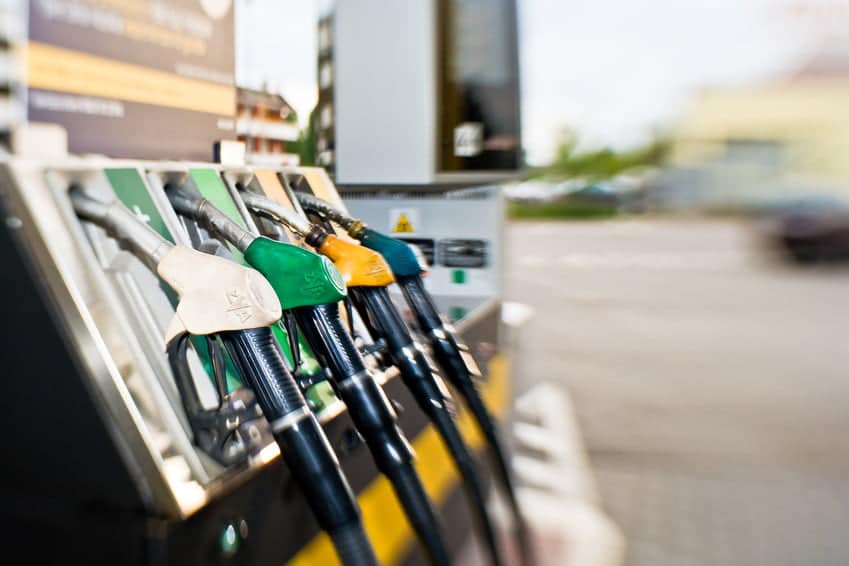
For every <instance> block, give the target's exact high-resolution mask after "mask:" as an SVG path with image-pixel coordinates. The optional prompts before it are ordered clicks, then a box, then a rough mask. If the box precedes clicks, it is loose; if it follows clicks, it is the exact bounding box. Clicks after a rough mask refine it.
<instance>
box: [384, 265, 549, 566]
mask: <svg viewBox="0 0 849 566" xmlns="http://www.w3.org/2000/svg"><path fill="white" fill-rule="evenodd" d="M396 280H397V283H398V286H399V287H401V291H402V292H403V293H404V296H405V298H406V300H407V303H408V304H409V305H410V310H412V312H413V313H414V315H415V317H416V321H417V322H418V324H419V327H420V328H421V329H422V332H423V333H424V334H425V335H426V336H427V338H428V341H429V342H430V346H431V349H432V351H433V355H434V357H435V358H436V361H437V363H438V364H439V366H440V367H441V368H442V370H443V373H444V375H445V377H446V378H447V379H448V380H449V382H450V383H451V385H453V386H454V388H455V389H457V391H459V393H460V396H461V397H462V398H463V400H464V401H465V402H466V405H467V407H468V408H469V410H470V411H471V413H472V416H473V417H474V418H475V421H476V422H477V424H478V427H479V428H480V430H481V433H482V434H483V436H484V438H485V439H486V442H487V445H488V447H489V454H490V459H491V461H492V465H493V467H494V468H495V470H496V475H497V477H498V479H499V482H500V483H501V485H502V487H503V491H504V493H505V495H506V496H507V500H508V503H509V505H510V510H511V513H512V515H513V519H514V526H515V530H516V538H517V540H518V542H519V551H520V553H521V555H522V561H523V563H524V564H525V565H526V566H530V565H531V564H534V563H535V559H534V553H533V547H532V543H531V540H530V533H529V532H528V527H527V523H526V522H525V519H524V516H523V515H522V511H521V508H520V507H519V501H518V499H517V497H516V489H515V487H514V485H513V479H512V474H511V472H510V467H509V464H508V463H507V451H506V449H505V447H504V442H503V441H502V439H501V435H500V433H499V431H498V428H497V426H496V424H495V419H494V418H493V416H492V415H491V414H490V412H489V409H487V407H486V404H485V403H484V402H483V399H482V398H481V395H480V391H479V390H478V386H477V383H476V382H475V377H474V375H473V373H472V371H471V370H470V369H469V367H468V366H467V365H466V362H465V361H464V360H463V355H462V353H461V352H462V350H463V349H464V347H463V346H461V345H460V344H459V343H458V342H457V338H456V337H455V336H454V333H453V332H451V331H450V330H449V329H448V328H446V327H445V324H444V323H443V322H442V318H441V317H440V316H439V311H438V310H437V308H436V305H434V303H433V299H432V298H431V296H430V294H429V293H428V292H427V290H426V289H425V287H424V282H423V281H422V279H421V277H420V276H419V275H410V276H401V277H397V278H396Z"/></svg>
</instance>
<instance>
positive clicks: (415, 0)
mask: <svg viewBox="0 0 849 566" xmlns="http://www.w3.org/2000/svg"><path fill="white" fill-rule="evenodd" d="M334 26H335V37H334V57H335V61H336V68H335V69H334V70H335V74H336V76H335V80H334V89H335V102H336V112H335V114H336V120H337V122H336V180H337V182H339V183H363V184H372V183H374V184H383V183H397V184H407V183H429V182H431V181H432V180H433V171H434V163H435V141H434V132H435V127H436V119H435V116H434V112H435V110H434V108H435V103H434V101H435V100H436V92H435V89H436V86H435V61H434V56H435V50H434V48H433V46H434V42H435V37H436V35H435V30H434V26H435V7H434V4H433V0H405V1H403V2H399V1H398V0H361V1H357V2H338V3H337V4H336V13H335V21H334Z"/></svg>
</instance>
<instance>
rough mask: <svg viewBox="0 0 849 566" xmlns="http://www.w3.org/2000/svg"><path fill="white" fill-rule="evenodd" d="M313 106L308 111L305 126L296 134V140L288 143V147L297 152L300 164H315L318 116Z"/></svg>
mask: <svg viewBox="0 0 849 566" xmlns="http://www.w3.org/2000/svg"><path fill="white" fill-rule="evenodd" d="M315 111H316V109H315V108H313V109H312V111H311V112H310V119H309V121H308V122H307V127H306V128H303V129H301V134H300V135H299V136H298V141H297V142H295V143H290V144H289V147H290V148H291V150H292V151H295V152H297V154H298V156H299V157H300V158H301V165H315V159H316V151H317V147H316V146H317V145H318V140H317V139H316V120H317V119H318V117H317V116H316V113H315Z"/></svg>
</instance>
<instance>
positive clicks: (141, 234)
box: [68, 186, 174, 271]
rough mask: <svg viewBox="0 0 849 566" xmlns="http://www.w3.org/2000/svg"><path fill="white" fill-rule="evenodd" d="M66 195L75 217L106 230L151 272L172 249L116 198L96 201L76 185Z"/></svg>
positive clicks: (169, 244)
mask: <svg viewBox="0 0 849 566" xmlns="http://www.w3.org/2000/svg"><path fill="white" fill-rule="evenodd" d="M68 196H69V197H70V199H71V205H72V206H73V207H74V211H75V212H76V213H77V216H79V217H80V218H82V219H83V220H88V221H89V222H92V223H94V224H97V225H98V226H100V227H101V228H103V229H104V230H106V232H107V233H108V234H109V235H110V236H112V237H113V238H114V239H115V240H116V241H117V242H118V243H119V244H120V245H121V247H122V248H124V249H126V250H128V251H130V252H131V253H133V254H134V255H135V256H136V257H138V258H139V259H140V260H141V261H142V262H144V264H145V265H147V266H148V267H149V268H150V269H152V270H153V271H156V268H157V266H158V265H159V264H160V262H161V261H162V260H163V259H164V258H165V256H166V255H167V254H168V252H170V251H171V250H172V249H173V248H174V244H172V243H171V242H169V241H167V240H166V239H165V238H163V237H162V236H160V235H159V234H157V233H156V232H155V231H154V230H152V229H151V228H150V227H149V226H148V225H147V224H144V223H143V222H141V221H140V220H139V219H138V217H136V216H135V215H134V214H133V213H132V212H130V210H129V209H128V208H127V207H126V206H124V204H123V203H121V202H120V201H118V200H113V201H111V202H104V201H102V200H98V199H96V198H94V197H92V196H90V195H89V194H88V193H86V192H85V190H84V189H83V188H82V187H79V186H74V187H71V189H70V190H69V191H68Z"/></svg>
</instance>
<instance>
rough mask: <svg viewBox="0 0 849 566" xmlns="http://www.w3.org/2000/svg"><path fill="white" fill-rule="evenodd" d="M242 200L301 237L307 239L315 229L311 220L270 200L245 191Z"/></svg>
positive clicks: (249, 206)
mask: <svg viewBox="0 0 849 566" xmlns="http://www.w3.org/2000/svg"><path fill="white" fill-rule="evenodd" d="M242 200H243V201H244V202H245V204H246V205H247V206H248V208H250V209H252V210H254V211H256V212H258V213H260V214H264V215H266V216H270V217H271V218H273V219H274V220H276V221H278V222H282V223H283V224H285V225H286V226H288V227H289V228H290V229H291V230H292V231H293V232H295V233H297V234H298V235H299V236H303V237H306V236H307V235H308V234H309V233H310V231H312V229H313V226H312V223H311V222H310V221H309V220H307V219H306V218H303V217H302V216H301V215H300V214H298V213H297V212H295V211H294V210H292V209H290V208H287V207H285V206H283V205H282V204H280V203H278V202H274V201H273V200H271V199H269V198H266V197H264V196H261V195H258V194H255V193H251V192H248V191H244V192H242Z"/></svg>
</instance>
